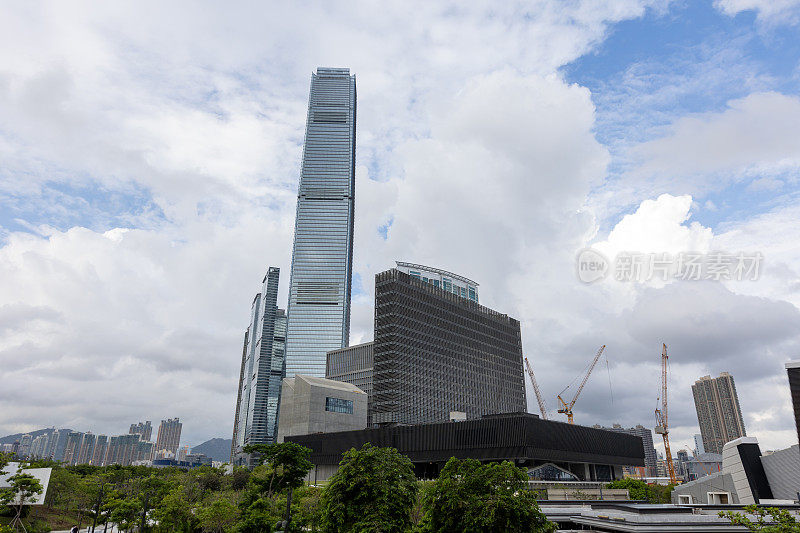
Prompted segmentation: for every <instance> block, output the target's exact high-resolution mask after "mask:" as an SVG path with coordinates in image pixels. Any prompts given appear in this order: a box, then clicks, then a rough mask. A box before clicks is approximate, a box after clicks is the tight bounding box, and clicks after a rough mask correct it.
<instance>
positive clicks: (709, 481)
mask: <svg viewBox="0 0 800 533" xmlns="http://www.w3.org/2000/svg"><path fill="white" fill-rule="evenodd" d="M709 492H728V493H730V500H729V503H741V502H740V501H739V497H738V495H737V493H736V486H735V485H734V483H733V478H732V477H731V475H730V474H725V473H722V472H717V473H715V474H711V475H710V476H705V477H702V478H700V479H698V480H695V481H692V482H691V483H684V484H683V485H678V486H677V487H675V489H674V490H673V491H672V503H678V502H679V501H680V499H679V498H678V496H679V495H681V494H683V495H687V494H688V495H689V496H691V497H692V501H691V503H704V504H705V503H708V493H709Z"/></svg>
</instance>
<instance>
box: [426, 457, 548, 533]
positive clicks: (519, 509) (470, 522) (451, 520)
mask: <svg viewBox="0 0 800 533" xmlns="http://www.w3.org/2000/svg"><path fill="white" fill-rule="evenodd" d="M527 480H528V475H527V473H526V472H525V470H524V469H522V468H518V467H516V466H514V464H513V463H511V462H509V461H503V462H502V463H489V464H481V462H480V461H477V460H475V459H465V460H459V459H456V458H455V457H453V458H451V459H450V460H449V461H448V462H447V464H446V465H445V467H444V468H443V469H442V471H441V473H440V474H439V477H438V478H437V479H436V481H435V483H434V484H433V486H432V487H430V488H429V490H426V495H425V501H424V508H425V514H424V516H423V518H422V521H421V522H420V524H419V526H418V528H417V530H418V531H420V532H425V533H433V532H436V533H439V532H441V533H444V532H447V533H451V532H452V533H455V532H464V533H472V532H475V533H478V532H483V531H504V532H551V531H555V530H556V527H555V524H553V523H551V522H548V521H547V518H546V517H545V516H544V514H543V513H542V512H541V511H540V510H539V506H538V505H537V503H536V495H535V494H534V493H533V492H532V491H529V490H527Z"/></svg>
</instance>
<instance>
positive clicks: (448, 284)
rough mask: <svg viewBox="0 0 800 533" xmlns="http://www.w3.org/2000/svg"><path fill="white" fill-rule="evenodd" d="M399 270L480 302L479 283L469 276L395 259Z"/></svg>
mask: <svg viewBox="0 0 800 533" xmlns="http://www.w3.org/2000/svg"><path fill="white" fill-rule="evenodd" d="M395 264H396V265H397V270H399V271H400V272H405V273H406V274H408V275H409V276H411V277H412V278H415V279H418V280H420V281H422V282H424V283H430V284H431V285H433V286H434V287H439V288H441V289H443V290H444V291H446V292H451V293H453V294H457V295H459V296H461V297H462V298H467V299H469V300H472V301H473V302H478V284H477V283H476V282H474V281H472V280H471V279H469V278H466V277H464V276H459V275H458V274H453V273H452V272H448V271H447V270H442V269H440V268H434V267H428V266H425V265H418V264H415V263H406V262H403V261H395Z"/></svg>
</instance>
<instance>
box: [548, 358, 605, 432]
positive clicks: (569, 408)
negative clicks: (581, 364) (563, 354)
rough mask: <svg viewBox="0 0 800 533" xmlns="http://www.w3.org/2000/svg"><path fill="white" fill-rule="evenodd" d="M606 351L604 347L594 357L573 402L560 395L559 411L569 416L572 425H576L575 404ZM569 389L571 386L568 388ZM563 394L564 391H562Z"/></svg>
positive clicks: (568, 419)
mask: <svg viewBox="0 0 800 533" xmlns="http://www.w3.org/2000/svg"><path fill="white" fill-rule="evenodd" d="M605 349H606V345H605V344H604V345H602V346H601V347H600V349H599V350H597V354H596V355H595V356H594V359H593V360H592V363H591V364H590V365H589V370H587V371H586V375H585V376H583V381H581V384H580V386H579V387H578V391H577V392H576V393H575V396H574V397H573V398H572V401H571V402H570V403H569V404H567V403H566V402H565V401H564V399H563V398H561V394H559V395H558V401H559V403H560V404H561V409H559V410H558V412H559V413H565V414H566V415H567V421H568V422H569V423H570V424H574V423H575V419H574V418H573V416H572V408H573V407H574V406H575V402H576V401H577V400H578V396H580V394H581V391H583V387H584V386H585V385H586V382H587V381H589V376H590V375H591V373H592V370H594V367H595V365H597V361H599V360H600V356H601V355H603V350H605ZM567 388H569V386H567ZM564 390H567V389H564ZM561 392H562V393H563V392H564V391H561Z"/></svg>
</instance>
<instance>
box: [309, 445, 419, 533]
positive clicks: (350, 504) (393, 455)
mask: <svg viewBox="0 0 800 533" xmlns="http://www.w3.org/2000/svg"><path fill="white" fill-rule="evenodd" d="M416 495H417V480H416V478H415V477H414V470H413V468H412V465H411V461H410V460H409V459H408V457H406V456H404V455H401V454H400V453H399V452H398V451H397V450H396V449H394V448H377V447H375V446H372V445H371V444H369V443H367V444H365V445H364V446H362V447H361V449H360V450H356V449H354V448H352V449H350V450H349V451H347V452H345V454H344V457H343V459H342V461H341V462H340V463H339V470H338V472H336V474H334V475H333V476H332V477H331V479H330V481H329V483H328V485H327V487H325V490H324V491H323V493H322V496H321V499H320V504H319V505H320V527H321V530H322V531H325V532H354V533H356V532H364V533H366V532H379V531H380V532H383V533H392V532H402V531H407V530H408V529H409V527H410V526H411V509H412V507H413V506H414V502H415V499H416Z"/></svg>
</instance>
